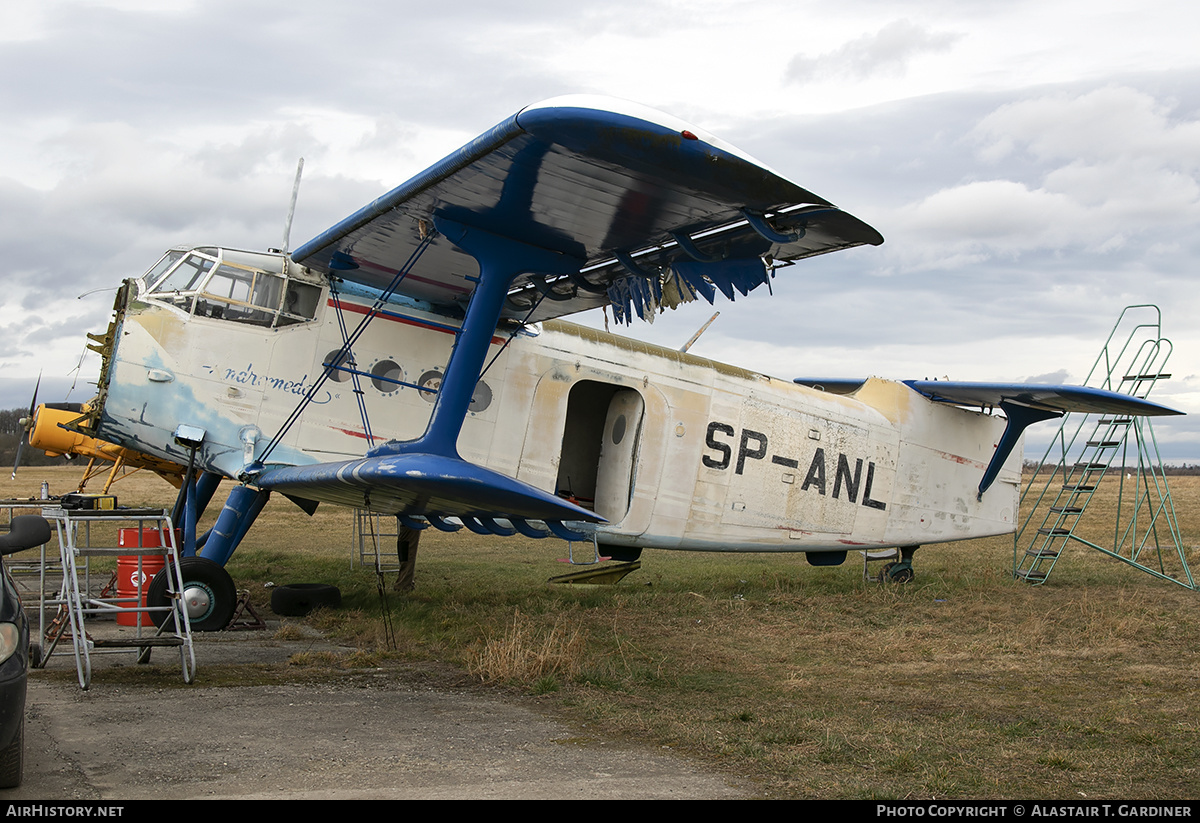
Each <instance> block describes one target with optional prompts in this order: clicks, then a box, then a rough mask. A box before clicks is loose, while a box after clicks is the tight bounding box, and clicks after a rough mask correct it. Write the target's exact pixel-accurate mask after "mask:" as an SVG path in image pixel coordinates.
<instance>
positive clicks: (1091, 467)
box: [1072, 463, 1108, 472]
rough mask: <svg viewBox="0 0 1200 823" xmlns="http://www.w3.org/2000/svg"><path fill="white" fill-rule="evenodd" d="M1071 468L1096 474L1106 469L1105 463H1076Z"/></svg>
mask: <svg viewBox="0 0 1200 823" xmlns="http://www.w3.org/2000/svg"><path fill="white" fill-rule="evenodd" d="M1072 468H1076V469H1080V470H1082V471H1084V472H1098V471H1100V470H1101V469H1107V468H1108V464H1107V463H1076V464H1075V465H1074V466H1073V467H1072Z"/></svg>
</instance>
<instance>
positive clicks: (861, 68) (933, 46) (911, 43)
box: [786, 20, 963, 83]
mask: <svg viewBox="0 0 1200 823" xmlns="http://www.w3.org/2000/svg"><path fill="white" fill-rule="evenodd" d="M962 36H963V35H961V34H958V33H954V32H944V31H931V30H929V29H927V28H925V27H924V26H919V25H917V24H915V23H913V22H911V21H909V20H893V21H892V22H891V23H888V24H887V25H886V26H884V27H883V28H881V29H880V30H879V31H877V32H875V33H873V34H864V35H862V36H861V37H856V38H855V39H853V40H850V41H849V42H847V43H844V44H842V45H841V46H839V47H838V48H836V49H834V50H832V51H827V52H825V53H823V54H820V55H817V56H816V57H810V56H808V55H804V54H798V55H796V56H795V57H793V58H792V60H791V62H790V63H789V64H788V68H787V75H786V79H787V80H789V81H791V82H795V83H809V82H812V81H815V80H822V79H826V78H839V77H845V78H850V79H852V80H866V79H868V78H870V77H874V76H878V75H880V74H892V75H903V74H904V73H905V72H906V71H907V70H908V64H909V63H910V62H911V61H912V59H913V58H914V57H916V56H918V55H921V54H931V53H937V52H944V51H949V49H950V48H951V47H952V46H953V45H954V44H955V43H956V42H957V41H958V40H959V39H961V38H962Z"/></svg>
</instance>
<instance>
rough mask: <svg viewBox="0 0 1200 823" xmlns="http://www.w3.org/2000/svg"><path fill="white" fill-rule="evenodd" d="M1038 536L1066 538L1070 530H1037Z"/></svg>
mask: <svg viewBox="0 0 1200 823" xmlns="http://www.w3.org/2000/svg"><path fill="white" fill-rule="evenodd" d="M1038 534H1049V535H1052V536H1054V537H1067V536H1069V535H1070V534H1071V530H1070V529H1038Z"/></svg>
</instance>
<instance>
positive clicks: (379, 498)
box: [254, 453, 603, 526]
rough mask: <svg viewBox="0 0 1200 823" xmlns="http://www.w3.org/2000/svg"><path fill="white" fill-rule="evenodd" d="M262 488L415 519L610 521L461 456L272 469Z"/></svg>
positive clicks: (410, 456) (263, 476) (261, 477)
mask: <svg viewBox="0 0 1200 823" xmlns="http://www.w3.org/2000/svg"><path fill="white" fill-rule="evenodd" d="M254 484H255V485H256V486H258V487H259V488H262V489H270V490H273V491H280V492H283V493H285V494H289V495H295V496H298V497H304V498H306V499H309V500H319V501H322V502H329V503H338V504H340V505H344V506H354V507H357V508H364V509H370V510H372V511H375V512H380V513H383V514H401V515H406V516H408V517H410V518H411V517H414V516H418V515H419V516H429V515H432V516H433V518H437V519H439V520H440V519H441V518H445V517H460V518H472V519H473V520H474V521H479V522H483V523H488V522H490V521H492V520H494V519H496V518H501V519H505V520H511V519H513V518H517V519H521V520H541V521H544V522H546V523H547V526H549V524H550V523H551V522H553V523H554V524H555V525H556V526H557V525H558V523H560V522H562V521H583V522H591V523H599V522H603V518H602V517H599V516H597V515H596V514H595V512H591V511H588V510H587V509H584V508H580V507H579V506H576V505H575V504H574V503H570V502H568V501H566V500H563V499H562V498H560V497H556V496H555V495H553V494H550V493H549V492H545V491H542V490H541V489H538V488H535V487H533V486H531V485H529V484H528V483H523V482H521V481H520V480H515V479H513V478H511V477H508V476H506V475H503V474H500V473H499V472H495V471H492V470H491V469H486V468H484V467H482V466H477V465H475V464H474V463H469V462H467V461H466V460H463V459H461V458H458V457H444V456H440V455H434V454H426V453H415V454H396V455H386V456H381V457H367V458H363V459H359V460H346V461H342V462H338V463H315V464H312V465H307V466H289V467H286V468H277V469H268V470H266V471H264V472H263V473H262V474H260V475H258V477H256V478H255V479H254Z"/></svg>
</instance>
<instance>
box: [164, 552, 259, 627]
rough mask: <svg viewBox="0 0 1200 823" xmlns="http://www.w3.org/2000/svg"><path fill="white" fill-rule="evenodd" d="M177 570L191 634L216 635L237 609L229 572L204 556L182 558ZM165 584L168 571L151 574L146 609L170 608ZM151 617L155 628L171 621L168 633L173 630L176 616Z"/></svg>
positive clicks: (168, 614) (235, 593)
mask: <svg viewBox="0 0 1200 823" xmlns="http://www.w3.org/2000/svg"><path fill="white" fill-rule="evenodd" d="M179 571H180V572H181V574H182V575H183V602H184V606H185V608H186V609H187V613H188V623H189V624H190V625H191V627H192V631H196V632H219V631H221V629H223V628H225V627H226V626H227V625H229V621H230V620H232V619H233V612H234V610H235V609H236V608H237V587H236V586H235V585H234V584H233V578H232V577H230V576H229V572H227V571H225V569H224V567H223V566H219V565H217V564H216V563H214V562H213V561H211V560H209V559H207V558H204V557H185V558H183V559H181V560H180V561H179ZM168 582H169V577H168V575H167V569H163V570H162V571H160V572H159V573H158V574H156V575H154V579H153V580H151V581H150V588H149V589H148V590H147V591H146V605H147V606H170V605H171V598H170V597H169V596H168V594H167V584H168ZM150 615H151V619H153V620H154V625H156V626H160V627H161V626H162V625H163V624H164V623H166V621H168V620H170V621H172V622H171V623H170V624H168V625H167V630H168V631H169V630H171V629H172V628H173V627H174V620H175V617H174V615H173V614H171V613H170V612H150Z"/></svg>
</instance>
